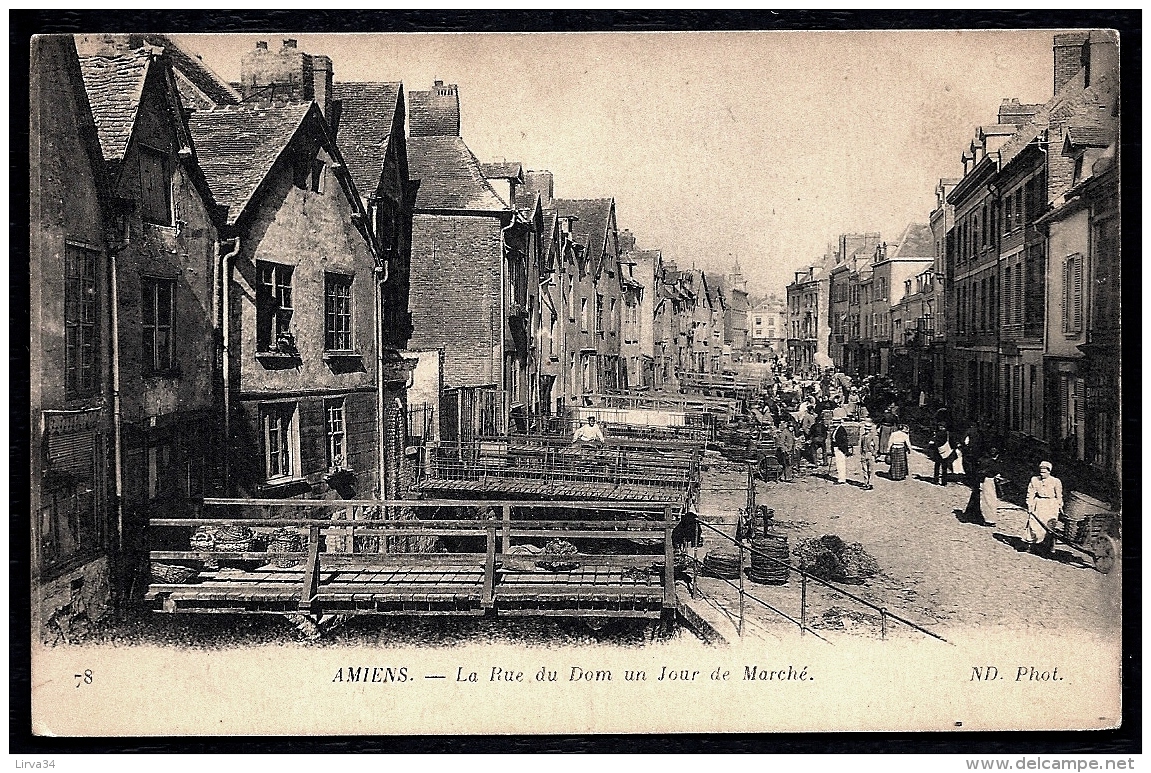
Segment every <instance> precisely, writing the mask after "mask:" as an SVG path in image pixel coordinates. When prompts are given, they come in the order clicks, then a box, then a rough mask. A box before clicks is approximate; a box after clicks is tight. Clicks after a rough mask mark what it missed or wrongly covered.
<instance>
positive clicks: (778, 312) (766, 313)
mask: <svg viewBox="0 0 1151 773" xmlns="http://www.w3.org/2000/svg"><path fill="white" fill-rule="evenodd" d="M748 319H749V321H750V324H749V326H748V339H749V341H750V350H751V355H752V357H753V358H754V359H755V360H757V361H761V362H762V361H770V360H771V359H773V358H774V357H776V356H779V357H785V356H786V355H787V304H786V302H784V301H782V300H780V299H779V298H778V297H776V296H774V295H771V296H769V297H767V298H764V299H763V300H762V301H760V302H759V303H757V304H756V305H755V306H754V307H753V308H752V309H750V310H749V311H748Z"/></svg>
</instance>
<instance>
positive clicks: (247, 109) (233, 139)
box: [188, 102, 319, 225]
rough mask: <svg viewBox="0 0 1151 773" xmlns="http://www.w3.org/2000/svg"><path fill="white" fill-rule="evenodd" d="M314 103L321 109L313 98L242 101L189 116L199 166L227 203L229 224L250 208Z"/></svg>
mask: <svg viewBox="0 0 1151 773" xmlns="http://www.w3.org/2000/svg"><path fill="white" fill-rule="evenodd" d="M313 108H314V109H315V110H316V113H317V115H318V114H319V108H317V107H315V103H312V102H307V103H291V104H287V105H283V106H277V107H257V106H250V105H239V106H233V107H221V108H218V109H216V110H203V111H198V112H196V113H193V114H192V116H191V117H190V118H189V120H188V127H189V129H190V130H191V132H192V138H193V140H194V141H195V143H196V154H197V156H198V158H199V161H200V168H201V169H203V170H204V174H205V176H206V177H207V178H208V184H209V186H210V187H211V189H212V193H213V195H214V196H215V199H216V202H217V203H219V204H223V205H226V206H227V207H228V224H229V225H234V224H235V223H236V221H237V220H238V219H239V217H240V215H241V214H242V213H243V212H244V210H245V209H246V208H247V206H248V204H249V202H250V201H251V200H252V197H253V196H254V195H255V193H256V190H257V189H258V188H259V187H260V183H262V182H263V181H264V178H265V177H267V176H268V173H269V172H270V171H271V170H272V167H273V166H274V165H275V163H276V161H277V159H279V157H280V155H281V154H282V153H283V152H284V149H285V148H287V146H288V143H290V142H291V141H292V138H293V137H294V136H295V135H296V132H297V131H298V130H299V128H300V126H301V124H302V123H303V122H304V118H305V117H306V116H307V115H308V112H309V110H311V109H313Z"/></svg>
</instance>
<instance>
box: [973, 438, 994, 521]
mask: <svg viewBox="0 0 1151 773" xmlns="http://www.w3.org/2000/svg"><path fill="white" fill-rule="evenodd" d="M998 479H999V451H998V450H997V449H994V448H992V449H991V453H989V454H988V455H987V456H985V457H983V458H982V459H980V460H979V521H978V522H979V523H980V524H981V525H984V526H991V525H993V524H994V523H995V518H996V517H997V516H996V512H998V510H999V491H998V490H997V489H996V488H995V482H996V481H997V480H998Z"/></svg>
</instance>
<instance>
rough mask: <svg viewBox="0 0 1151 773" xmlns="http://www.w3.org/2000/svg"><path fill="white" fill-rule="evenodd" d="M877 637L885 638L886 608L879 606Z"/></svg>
mask: <svg viewBox="0 0 1151 773" xmlns="http://www.w3.org/2000/svg"><path fill="white" fill-rule="evenodd" d="M879 638H881V639H886V638H887V608H886V607H880V609H879Z"/></svg>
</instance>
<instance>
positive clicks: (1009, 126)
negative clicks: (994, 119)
mask: <svg viewBox="0 0 1151 773" xmlns="http://www.w3.org/2000/svg"><path fill="white" fill-rule="evenodd" d="M1018 128H1019V127H1018V126H1016V125H1015V124H1013V123H993V124H989V125H987V126H980V127H979V134H980V135H982V136H984V137H1002V136H1004V135H1008V136H1009V135H1012V134H1014V133H1015V130H1016V129H1018Z"/></svg>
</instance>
